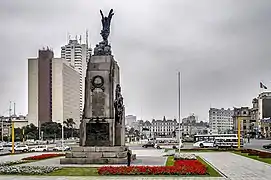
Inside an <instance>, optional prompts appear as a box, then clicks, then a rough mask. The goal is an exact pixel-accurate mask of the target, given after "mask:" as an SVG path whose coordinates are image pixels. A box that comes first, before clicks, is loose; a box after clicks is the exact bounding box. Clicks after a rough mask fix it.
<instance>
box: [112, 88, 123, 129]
mask: <svg viewBox="0 0 271 180" xmlns="http://www.w3.org/2000/svg"><path fill="white" fill-rule="evenodd" d="M114 107H115V123H117V124H122V118H123V113H124V105H123V97H122V94H121V87H120V85H119V84H117V86H116V91H115V102H114Z"/></svg>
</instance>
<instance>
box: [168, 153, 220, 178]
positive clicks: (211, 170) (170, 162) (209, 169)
mask: <svg viewBox="0 0 271 180" xmlns="http://www.w3.org/2000/svg"><path fill="white" fill-rule="evenodd" d="M197 159H198V161H200V162H201V163H202V164H204V165H205V166H206V167H207V173H208V174H207V175H203V176H209V177H221V175H220V174H219V173H218V172H217V171H216V170H215V169H214V168H212V167H211V166H210V165H209V164H208V163H206V162H205V161H204V160H203V159H201V158H200V157H198V156H197ZM173 165H174V157H173V156H169V157H168V158H167V162H166V166H173ZM198 176H202V175H198Z"/></svg>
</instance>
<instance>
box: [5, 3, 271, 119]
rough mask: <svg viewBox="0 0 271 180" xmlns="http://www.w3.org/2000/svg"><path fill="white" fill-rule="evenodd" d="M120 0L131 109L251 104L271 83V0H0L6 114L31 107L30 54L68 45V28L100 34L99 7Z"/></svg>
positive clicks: (117, 47)
mask: <svg viewBox="0 0 271 180" xmlns="http://www.w3.org/2000/svg"><path fill="white" fill-rule="evenodd" d="M110 8H113V9H114V11H115V15H114V17H113V19H112V28H111V35H110V42H111V44H112V48H113V53H114V57H115V59H116V60H117V61H118V62H119V65H120V68H121V85H122V90H123V95H124V98H125V99H124V101H125V106H126V114H134V115H137V116H138V119H141V117H143V119H152V118H157V119H161V118H162V117H163V116H164V115H165V116H166V117H168V118H174V117H177V115H178V108H177V105H178V93H177V72H178V71H181V73H182V82H181V85H182V86H181V97H182V100H181V104H182V108H181V109H182V117H185V116H187V115H189V114H191V113H195V114H196V115H198V116H199V118H200V119H201V120H206V119H207V118H208V110H209V108H210V106H212V107H217V108H222V107H224V108H228V107H230V108H232V107H233V106H251V100H252V98H254V97H256V96H257V94H258V93H259V82H260V81H263V82H264V83H265V85H266V86H268V87H270V88H271V59H270V56H271V35H270V33H271V20H270V17H271V1H270V0H266V1H265V0H261V1H255V0H239V1H236V0H231V1H230V0H227V1H226V0H219V1H218V0H202V1H199V0H186V1H183V0H136V1H127V0H84V1H83V0H76V1H75V0H47V1H41V0H40V1H39V0H27V1H22V0H21V1H19V0H18V1H17V0H1V1H0V23H1V27H0V40H1V43H0V77H1V82H0V85H1V88H0V100H1V101H0V115H2V114H7V113H8V111H7V110H8V106H9V101H10V100H11V101H15V102H16V104H17V106H16V111H17V113H22V114H27V103H28V102H27V58H29V57H36V56H37V51H38V49H40V48H42V47H43V46H50V47H51V48H53V50H54V53H55V57H60V47H61V46H62V45H65V44H66V42H67V33H70V34H72V36H75V35H76V34H78V35H80V34H82V35H84V34H85V30H86V29H89V32H90V42H91V45H92V47H93V46H95V44H96V43H98V42H99V41H100V40H101V37H100V35H99V33H100V29H101V22H100V14H99V10H100V9H102V10H103V11H104V13H106V14H108V12H109V10H110Z"/></svg>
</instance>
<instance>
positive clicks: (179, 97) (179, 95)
mask: <svg viewBox="0 0 271 180" xmlns="http://www.w3.org/2000/svg"><path fill="white" fill-rule="evenodd" d="M178 104H179V107H178V120H179V127H178V129H179V133H178V134H179V135H178V139H179V140H178V141H179V147H178V148H179V153H180V152H181V137H182V136H181V72H178Z"/></svg>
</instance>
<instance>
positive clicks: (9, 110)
mask: <svg viewBox="0 0 271 180" xmlns="http://www.w3.org/2000/svg"><path fill="white" fill-rule="evenodd" d="M11 111H12V109H11V101H9V109H8V112H9V123H11ZM8 142H10V126H9V127H8Z"/></svg>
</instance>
